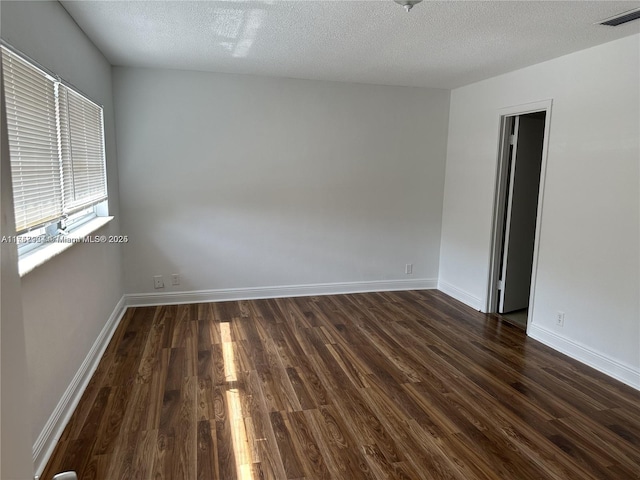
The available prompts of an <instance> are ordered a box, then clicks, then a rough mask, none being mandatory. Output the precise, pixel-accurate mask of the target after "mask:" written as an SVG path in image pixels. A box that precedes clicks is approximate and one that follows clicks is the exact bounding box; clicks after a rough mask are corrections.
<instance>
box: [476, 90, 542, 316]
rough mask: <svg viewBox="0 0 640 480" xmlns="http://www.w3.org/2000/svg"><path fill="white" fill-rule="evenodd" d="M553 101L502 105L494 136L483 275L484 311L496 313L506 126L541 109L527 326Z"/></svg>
mask: <svg viewBox="0 0 640 480" xmlns="http://www.w3.org/2000/svg"><path fill="white" fill-rule="evenodd" d="M552 104H553V100H552V99H549V100H542V101H539V102H533V103H526V104H523V105H515V106H512V107H505V108H501V109H500V110H498V120H499V127H500V128H499V135H498V159H497V165H496V174H495V187H494V200H493V214H492V222H491V225H492V227H491V249H490V259H489V276H488V278H487V297H486V299H487V300H486V305H485V311H486V312H487V313H496V312H497V310H498V280H499V279H500V272H501V266H502V265H501V257H502V255H501V250H502V238H503V236H504V229H505V224H504V223H505V222H504V213H505V208H506V195H507V184H508V179H507V178H506V177H507V172H508V166H509V160H510V159H509V157H510V155H509V153H510V152H509V150H510V148H509V146H510V141H509V137H510V134H511V132H510V129H511V124H512V122H513V119H514V117H517V116H519V115H526V114H528V113H536V112H545V122H544V139H543V144H542V164H541V167H540V185H539V188H538V208H537V214H536V230H535V240H534V246H533V266H532V270H531V287H530V293H529V308H528V312H527V328H528V327H529V325H530V324H531V320H532V319H533V304H534V296H535V286H536V277H537V270H538V247H539V244H540V231H541V224H542V222H541V219H542V211H543V210H542V209H543V204H544V186H545V178H546V174H547V156H548V148H549V131H550V127H551V107H552Z"/></svg>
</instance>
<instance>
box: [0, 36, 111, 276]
mask: <svg viewBox="0 0 640 480" xmlns="http://www.w3.org/2000/svg"><path fill="white" fill-rule="evenodd" d="M5 50H6V52H7V53H8V54H9V55H10V56H11V55H12V56H15V57H17V58H18V59H19V60H21V61H23V62H25V63H27V64H28V65H29V66H30V67H32V68H34V69H35V70H37V71H38V73H40V74H42V75H43V76H44V77H45V78H46V79H47V80H48V81H51V82H53V85H54V90H55V105H54V110H55V128H56V134H57V158H58V165H57V166H54V168H56V169H58V168H59V170H60V173H59V175H58V176H57V178H58V180H59V182H60V191H61V198H60V199H59V205H58V207H59V208H58V210H59V211H60V212H61V214H60V216H58V217H56V218H55V219H53V220H46V221H43V222H42V223H36V224H33V225H32V226H30V227H28V228H27V229H26V230H24V231H21V233H20V234H17V235H15V237H14V238H13V239H12V241H13V242H14V243H17V244H18V245H17V247H18V257H19V270H20V275H21V276H22V275H24V274H25V273H27V272H28V271H31V270H32V269H33V268H35V267H36V266H38V265H41V264H42V263H44V262H45V261H46V260H48V259H49V258H51V257H53V256H55V255H57V254H58V253H60V252H61V251H64V250H66V248H68V247H69V246H71V245H73V244H74V243H82V241H69V240H70V239H78V235H79V234H83V235H88V234H90V233H93V232H94V231H96V230H97V229H99V228H101V227H102V226H104V225H106V224H107V223H108V222H109V221H111V220H112V219H113V217H110V216H109V213H108V202H109V192H108V178H107V177H108V175H107V159H106V156H107V153H106V132H105V122H104V107H103V106H102V105H101V104H99V103H97V102H95V101H94V100H92V99H91V98H90V97H89V96H88V95H86V94H85V93H83V92H82V91H81V90H79V89H78V88H76V87H75V86H73V85H71V84H70V83H68V82H66V81H64V80H63V79H62V78H61V77H60V76H58V75H56V74H55V73H53V72H51V71H50V70H48V69H47V68H45V67H43V66H42V65H40V64H39V63H38V62H36V61H34V60H33V59H31V58H30V57H29V56H27V55H25V54H23V53H22V52H20V51H19V50H17V49H15V48H13V47H12V46H11V45H10V44H8V43H7V42H5V41H4V40H2V41H0V57H3V56H4V55H5V52H4V51H5ZM5 77H6V75H3V82H2V84H1V85H0V88H3V89H5V84H4V78H5ZM61 89H66V90H67V91H66V92H65V95H66V97H65V100H66V103H64V104H63V103H62V99H61V97H62V95H60V94H59V91H60V90H61ZM5 92H6V89H5ZM70 96H76V97H79V99H80V102H81V104H82V105H81V106H82V107H83V108H84V107H85V104H84V102H88V103H89V104H90V105H89V108H91V106H92V107H95V108H96V109H97V112H99V129H98V130H99V143H98V144H96V142H95V138H94V141H93V143H90V142H88V141H86V140H85V142H86V143H88V144H89V146H90V147H95V148H97V149H98V151H99V156H98V158H100V163H99V164H96V163H92V164H91V165H93V166H94V168H95V165H99V166H100V169H101V171H100V174H99V175H100V177H101V178H100V179H99V180H98V182H100V183H102V185H100V188H101V190H100V194H99V195H98V196H96V198H95V199H93V200H89V201H88V202H87V203H86V204H84V205H82V206H80V207H78V206H77V205H76V206H73V207H70V208H68V209H67V208H65V200H66V199H65V193H64V192H65V188H68V187H66V186H65V183H64V182H65V173H64V168H65V165H64V164H63V162H64V161H67V162H70V167H68V168H71V169H72V170H73V168H74V164H73V156H72V153H70V154H69V155H68V158H63V152H62V139H61V137H62V135H63V134H67V135H68V139H67V140H70V138H71V130H72V127H71V126H67V129H66V130H65V131H64V132H63V131H62V127H61V115H60V109H61V108H68V103H69V100H68V97H70ZM5 100H6V99H5ZM93 113H94V114H95V112H93ZM66 115H69V113H68V111H67V113H66ZM66 120H67V122H68V123H70V117H69V116H67V117H66ZM94 120H95V119H94ZM7 122H8V119H7ZM79 125H80V128H81V129H82V130H83V131H84V130H86V128H87V124H86V123H81V124H79ZM7 126H9V125H7ZM93 127H95V124H94V125H93ZM75 128H78V127H75ZM94 130H95V128H94ZM76 133H77V132H74V134H76ZM9 147H10V149H11V139H9ZM87 155H88V154H87ZM12 161H13V158H11V159H10V162H12ZM85 163H87V164H88V160H87V161H86V162H85ZM52 165H53V163H52ZM87 168H88V167H87ZM90 178H91V177H90ZM95 178H97V177H95ZM11 181H12V187H14V185H15V184H14V178H13V176H12V180H11ZM72 188H74V191H75V186H72ZM102 192H103V194H102ZM56 200H58V199H56ZM14 202H15V197H14ZM13 213H14V217H15V214H16V211H15V205H14V212H13ZM4 240H5V239H3V241H4ZM80 240H81V238H80ZM31 257H37V258H31ZM23 260H26V262H23ZM23 263H24V264H25V265H28V266H26V267H25V268H23Z"/></svg>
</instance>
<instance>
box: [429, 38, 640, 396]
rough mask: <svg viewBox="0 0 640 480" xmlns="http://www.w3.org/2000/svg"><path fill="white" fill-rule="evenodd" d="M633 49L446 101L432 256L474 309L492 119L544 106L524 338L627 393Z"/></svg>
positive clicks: (637, 341) (486, 240)
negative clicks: (542, 165) (518, 108)
mask: <svg viewBox="0 0 640 480" xmlns="http://www.w3.org/2000/svg"><path fill="white" fill-rule="evenodd" d="M639 47H640V37H639V36H638V35H634V36H631V37H627V38H623V39H621V40H617V41H614V42H611V43H607V44H604V45H600V46H597V47H594V48H591V49H588V50H584V51H581V52H577V53H574V54H571V55H567V56H565V57H561V58H558V59H555V60H551V61H548V62H545V63H541V64H539V65H535V66H531V67H528V68H525V69H522V70H518V71H515V72H512V73H509V74H506V75H502V76H499V77H496V78H493V79H490V80H486V81H483V82H479V83H476V84H473V85H469V86H466V87H462V88H459V89H456V90H454V91H453V92H452V94H451V111H450V122H449V139H448V152H447V168H446V183H445V197H444V209H443V227H442V248H441V258H440V285H441V286H442V288H444V289H445V290H446V291H449V292H451V293H453V294H455V295H456V296H458V298H461V299H464V300H465V301H466V302H467V303H469V304H470V305H473V306H475V307H476V308H482V307H484V305H485V302H486V291H487V278H488V268H489V255H490V236H491V215H492V207H493V192H494V182H495V172H496V162H497V147H498V135H499V132H498V110H499V109H501V108H504V107H510V106H513V105H519V104H525V103H528V102H534V101H539V100H546V99H553V109H552V114H551V124H550V125H551V131H550V143H549V155H548V164H547V173H546V186H545V190H544V199H543V201H544V206H543V208H544V210H543V213H542V218H541V237H540V250H539V264H538V278H537V284H536V289H535V299H534V303H533V325H530V328H529V334H531V335H533V336H534V337H536V338H539V339H541V340H543V341H545V343H548V344H550V345H553V346H554V347H555V348H558V349H560V350H562V351H565V352H567V353H569V354H571V355H572V356H574V357H576V358H579V359H581V360H583V361H585V362H587V363H590V364H591V365H594V366H596V367H597V368H599V369H601V370H603V371H606V372H608V373H610V374H613V375H615V376H617V377H618V378H621V379H623V380H624V381H626V382H627V383H632V384H634V385H636V386H637V387H640V376H639V375H640V308H639V300H638V299H639V298H640V295H639V292H640V259H639V254H640V248H639V244H640V243H639V240H640V239H639V233H638V229H639V213H640V212H639V203H640V202H639V200H640V192H639V168H638V166H639V163H640V139H639V135H640V134H639V132H640V120H639V115H640V113H639V112H640V95H639V90H640V65H639V57H640V51H639ZM556 311H563V312H565V313H566V318H565V324H564V328H559V327H556V326H555V321H554V317H555V312H556Z"/></svg>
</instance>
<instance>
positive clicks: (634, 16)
mask: <svg viewBox="0 0 640 480" xmlns="http://www.w3.org/2000/svg"><path fill="white" fill-rule="evenodd" d="M639 18H640V8H636V9H635V10H630V11H628V12H624V13H621V14H619V15H616V16H615V17H611V18H607V19H606V20H603V21H602V22H598V24H600V25H607V26H608V27H617V26H618V25H622V24H624V23H628V22H632V21H634V20H638V19H639Z"/></svg>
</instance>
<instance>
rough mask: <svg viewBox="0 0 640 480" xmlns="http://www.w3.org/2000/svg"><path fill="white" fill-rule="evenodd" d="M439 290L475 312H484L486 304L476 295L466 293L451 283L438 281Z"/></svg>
mask: <svg viewBox="0 0 640 480" xmlns="http://www.w3.org/2000/svg"><path fill="white" fill-rule="evenodd" d="M438 290H440V291H441V292H443V293H446V294H447V295H449V296H450V297H453V298H455V299H456V300H458V301H460V302H462V303H464V304H465V305H468V306H470V307H471V308H473V309H474V310H478V311H479V312H482V311H484V302H483V301H482V300H480V299H479V298H478V297H476V296H474V295H471V294H470V293H467V292H465V291H464V290H461V289H459V288H458V287H455V286H453V285H451V284H450V283H447V282H445V281H443V280H438Z"/></svg>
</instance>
